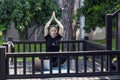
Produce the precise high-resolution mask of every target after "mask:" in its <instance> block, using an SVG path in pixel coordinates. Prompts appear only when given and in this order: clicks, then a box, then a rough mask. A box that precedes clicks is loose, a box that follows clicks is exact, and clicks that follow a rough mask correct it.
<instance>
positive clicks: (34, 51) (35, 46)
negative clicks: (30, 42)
mask: <svg viewBox="0 0 120 80" xmlns="http://www.w3.org/2000/svg"><path fill="white" fill-rule="evenodd" d="M36 46H37V45H36V43H34V52H36Z"/></svg>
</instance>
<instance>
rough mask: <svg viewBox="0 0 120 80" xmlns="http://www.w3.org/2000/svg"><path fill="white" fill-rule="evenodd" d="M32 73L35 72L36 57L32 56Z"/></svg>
mask: <svg viewBox="0 0 120 80" xmlns="http://www.w3.org/2000/svg"><path fill="white" fill-rule="evenodd" d="M32 74H35V57H33V56H32Z"/></svg>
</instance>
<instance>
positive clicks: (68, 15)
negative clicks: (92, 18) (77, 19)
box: [62, 0, 74, 50]
mask: <svg viewBox="0 0 120 80" xmlns="http://www.w3.org/2000/svg"><path fill="white" fill-rule="evenodd" d="M62 3H63V8H62V24H63V26H64V35H63V40H65V41H67V40H73V29H72V14H73V9H74V0H63V2H62ZM65 48H67V47H65ZM65 48H64V49H65ZM69 49H70V50H72V49H73V46H72V45H69ZM65 50H67V49H65Z"/></svg>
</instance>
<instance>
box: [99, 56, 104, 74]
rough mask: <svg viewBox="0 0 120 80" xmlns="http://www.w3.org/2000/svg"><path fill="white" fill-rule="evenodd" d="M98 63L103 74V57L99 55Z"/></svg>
mask: <svg viewBox="0 0 120 80" xmlns="http://www.w3.org/2000/svg"><path fill="white" fill-rule="evenodd" d="M100 63H101V72H103V67H104V65H103V63H104V61H103V55H101V59H100Z"/></svg>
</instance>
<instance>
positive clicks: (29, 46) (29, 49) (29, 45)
mask: <svg viewBox="0 0 120 80" xmlns="http://www.w3.org/2000/svg"><path fill="white" fill-rule="evenodd" d="M29 52H31V44H30V43H29Z"/></svg>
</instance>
